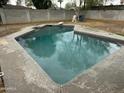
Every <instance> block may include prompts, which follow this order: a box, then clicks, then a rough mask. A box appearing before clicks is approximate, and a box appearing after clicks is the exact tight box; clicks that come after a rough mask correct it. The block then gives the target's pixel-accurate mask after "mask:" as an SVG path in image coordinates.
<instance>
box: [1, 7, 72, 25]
mask: <svg viewBox="0 0 124 93" xmlns="http://www.w3.org/2000/svg"><path fill="white" fill-rule="evenodd" d="M73 14H74V11H66V10H31V9H0V16H1V18H2V21H3V22H2V23H3V24H16V23H29V22H41V21H59V20H71V19H72V16H73Z"/></svg>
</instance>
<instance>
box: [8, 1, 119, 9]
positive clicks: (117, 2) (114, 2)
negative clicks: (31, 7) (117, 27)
mask: <svg viewBox="0 0 124 93" xmlns="http://www.w3.org/2000/svg"><path fill="white" fill-rule="evenodd" d="M16 1H17V0H10V2H9V4H13V5H16ZM24 1H25V0H22V5H25V4H24ZM57 1H58V0H53V2H54V3H56V4H57V5H58V6H59V5H60V4H59V3H58V2H57ZM70 1H72V0H63V3H62V7H65V4H66V3H68V2H70ZM78 2H79V0H77V3H78ZM111 3H112V4H113V5H116V4H117V5H118V4H120V0H112V1H109V2H107V5H110V4H111Z"/></svg>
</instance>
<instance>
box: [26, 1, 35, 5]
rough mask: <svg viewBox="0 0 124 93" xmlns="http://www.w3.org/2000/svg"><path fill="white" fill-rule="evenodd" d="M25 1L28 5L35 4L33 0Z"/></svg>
mask: <svg viewBox="0 0 124 93" xmlns="http://www.w3.org/2000/svg"><path fill="white" fill-rule="evenodd" d="M25 3H26V6H33V2H32V0H26V1H25Z"/></svg>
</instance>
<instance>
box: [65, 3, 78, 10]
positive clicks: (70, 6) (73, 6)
mask: <svg viewBox="0 0 124 93" xmlns="http://www.w3.org/2000/svg"><path fill="white" fill-rule="evenodd" d="M75 7H76V5H75V3H70V2H68V3H67V4H66V5H65V9H67V10H70V9H74V8H75Z"/></svg>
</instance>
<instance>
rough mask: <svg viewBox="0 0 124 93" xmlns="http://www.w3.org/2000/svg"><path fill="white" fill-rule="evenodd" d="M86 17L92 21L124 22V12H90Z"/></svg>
mask: <svg viewBox="0 0 124 93" xmlns="http://www.w3.org/2000/svg"><path fill="white" fill-rule="evenodd" d="M85 16H86V18H90V19H100V20H115V21H124V10H89V11H87V12H86V15H85Z"/></svg>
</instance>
